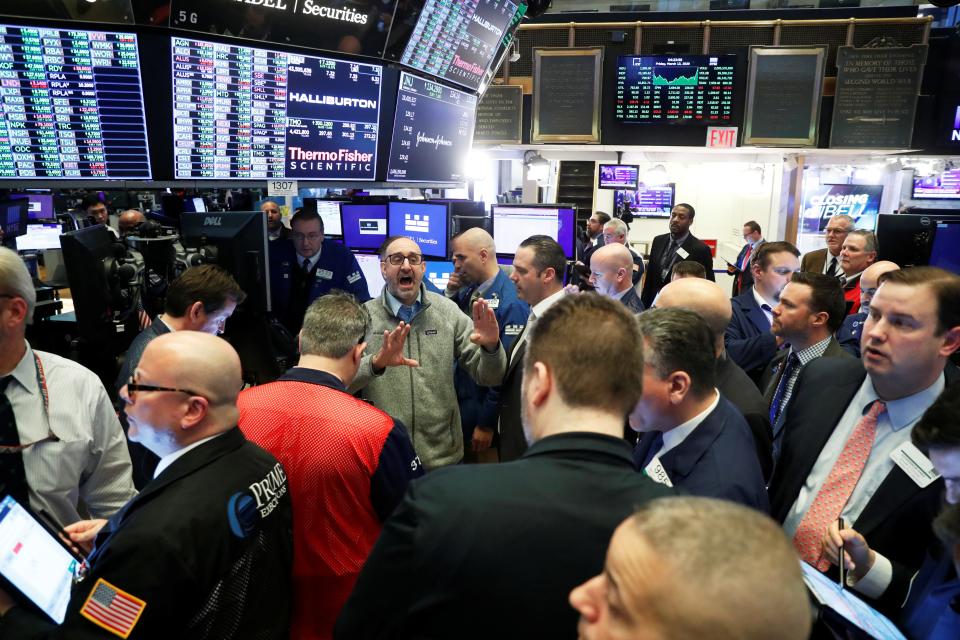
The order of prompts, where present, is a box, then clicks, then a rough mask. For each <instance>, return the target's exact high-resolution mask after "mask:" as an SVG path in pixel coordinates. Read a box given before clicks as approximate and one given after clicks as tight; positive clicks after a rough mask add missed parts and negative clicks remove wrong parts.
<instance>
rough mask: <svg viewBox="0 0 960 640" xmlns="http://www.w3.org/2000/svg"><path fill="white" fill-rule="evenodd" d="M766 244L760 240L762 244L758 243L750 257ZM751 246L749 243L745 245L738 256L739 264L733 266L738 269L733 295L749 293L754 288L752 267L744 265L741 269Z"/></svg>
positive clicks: (734, 279) (734, 277)
mask: <svg viewBox="0 0 960 640" xmlns="http://www.w3.org/2000/svg"><path fill="white" fill-rule="evenodd" d="M764 242H765V240H760V242H758V243H757V246H756V247H754V251H752V252H751V254H750V255H751V256H753V255H754V254H755V253H756V250H757V249H759V248H760V245H761V244H763V243H764ZM749 246H750V244H749V243H747V244H745V245H743V248H742V249H740V253H738V254H737V263H736V264H735V265H733V266H734V268H736V272H735V273H734V274H733V291H732V295H734V296H738V295H740V294H741V293H743V292H744V291H749V290H750V287H752V286H753V271H752V270H751V269H750V265H749V264H746V265H743V266H742V268H741V265H742V263H743V256H745V255H746V253H747V247H749ZM741 273H742V274H743V279H742V281H741V278H740V274H741ZM737 285H740V286H737Z"/></svg>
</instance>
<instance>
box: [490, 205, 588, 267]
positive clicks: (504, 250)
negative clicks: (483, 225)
mask: <svg viewBox="0 0 960 640" xmlns="http://www.w3.org/2000/svg"><path fill="white" fill-rule="evenodd" d="M576 219H577V210H576V208H575V207H574V206H573V205H566V204H540V205H536V204H495V205H493V240H494V244H496V246H497V255H498V256H504V257H513V255H514V254H516V252H517V248H518V247H519V246H520V243H521V242H523V241H524V240H526V239H527V238H529V237H530V236H534V235H545V236H549V237H551V238H553V239H554V240H556V241H557V242H558V243H559V244H560V246H561V247H563V253H564V255H566V257H567V259H568V260H573V259H574V257H575V249H576V242H575V238H576Z"/></svg>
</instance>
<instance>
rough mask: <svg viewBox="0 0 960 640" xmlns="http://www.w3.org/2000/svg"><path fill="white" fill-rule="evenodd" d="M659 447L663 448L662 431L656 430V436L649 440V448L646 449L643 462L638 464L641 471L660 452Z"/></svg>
mask: <svg viewBox="0 0 960 640" xmlns="http://www.w3.org/2000/svg"><path fill="white" fill-rule="evenodd" d="M660 449H663V432H662V431H657V436H656V437H655V438H654V439H653V441H652V442H650V448H649V449H647V457H646V458H644V459H643V464H642V465H641V466H640V470H641V471H643V470H644V469H646V468H647V465H649V464H650V463H651V462H653V459H654V458H656V457H657V454H658V453H660Z"/></svg>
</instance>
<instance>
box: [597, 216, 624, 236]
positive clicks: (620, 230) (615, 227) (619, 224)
mask: <svg viewBox="0 0 960 640" xmlns="http://www.w3.org/2000/svg"><path fill="white" fill-rule="evenodd" d="M607 229H610V230H611V231H613V232H614V233H615V234H617V235H618V236H623V237H624V238H626V237H627V231H628V229H627V223H626V222H624V221H623V220H621V219H620V218H614V219H612V220H611V221H610V222H608V223H606V224H605V225H603V230H604V231H606V230H607Z"/></svg>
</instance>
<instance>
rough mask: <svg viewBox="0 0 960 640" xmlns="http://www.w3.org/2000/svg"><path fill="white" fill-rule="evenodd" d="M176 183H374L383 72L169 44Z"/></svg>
mask: <svg viewBox="0 0 960 640" xmlns="http://www.w3.org/2000/svg"><path fill="white" fill-rule="evenodd" d="M171 55H172V57H173V61H172V69H173V77H172V79H171V80H172V84H173V125H174V126H173V130H174V134H173V135H174V142H173V144H174V165H175V170H174V174H175V176H176V178H177V179H193V178H217V179H261V180H265V179H274V178H304V179H310V180H373V179H374V178H375V170H376V166H377V133H378V121H379V120H378V118H379V114H380V87H381V82H382V79H383V67H382V66H380V65H375V64H367V63H359V62H347V61H345V60H336V59H333V58H321V57H318V56H305V55H299V54H293V53H287V52H283V51H276V50H271V49H254V48H252V47H244V46H240V45H234V44H221V43H215V42H205V41H202V40H193V39H188V38H179V37H174V38H171Z"/></svg>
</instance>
